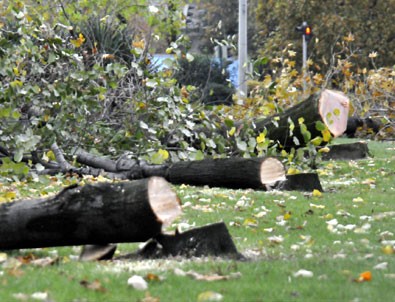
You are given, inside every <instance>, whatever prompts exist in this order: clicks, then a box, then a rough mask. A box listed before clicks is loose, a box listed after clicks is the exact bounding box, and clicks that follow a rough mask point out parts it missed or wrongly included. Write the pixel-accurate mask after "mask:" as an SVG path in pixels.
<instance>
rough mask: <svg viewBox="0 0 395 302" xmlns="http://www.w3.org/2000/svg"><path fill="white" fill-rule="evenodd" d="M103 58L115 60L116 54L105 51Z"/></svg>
mask: <svg viewBox="0 0 395 302" xmlns="http://www.w3.org/2000/svg"><path fill="white" fill-rule="evenodd" d="M102 58H103V59H104V60H113V59H114V58H115V56H114V55H112V54H109V53H105V54H103V55H102Z"/></svg>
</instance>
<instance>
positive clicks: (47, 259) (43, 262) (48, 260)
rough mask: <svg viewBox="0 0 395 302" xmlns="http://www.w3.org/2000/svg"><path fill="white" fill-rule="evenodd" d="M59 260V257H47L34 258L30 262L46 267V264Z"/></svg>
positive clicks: (52, 263)
mask: <svg viewBox="0 0 395 302" xmlns="http://www.w3.org/2000/svg"><path fill="white" fill-rule="evenodd" d="M58 262H59V258H51V257H45V258H39V259H34V260H32V261H31V262H30V264H32V265H36V266H41V267H44V266H50V265H54V264H56V263H58Z"/></svg>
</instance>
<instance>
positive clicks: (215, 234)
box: [139, 222, 242, 258]
mask: <svg viewBox="0 0 395 302" xmlns="http://www.w3.org/2000/svg"><path fill="white" fill-rule="evenodd" d="M139 255H140V256H141V257H144V258H160V257H169V256H184V257H202V256H228V257H234V258H242V255H241V254H239V252H238V251H237V249H236V246H235V244H234V243H233V240H232V237H231V236H230V234H229V231H228V229H227V228H226V225H225V224H224V223H223V222H219V223H214V224H210V225H207V226H203V227H200V228H195V229H192V230H189V231H186V232H183V233H176V234H175V235H165V234H160V235H159V236H157V237H155V238H154V239H153V240H151V241H150V242H149V243H148V244H147V245H146V246H145V247H144V248H143V249H142V250H140V251H139Z"/></svg>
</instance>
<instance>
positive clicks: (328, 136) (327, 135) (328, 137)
mask: <svg viewBox="0 0 395 302" xmlns="http://www.w3.org/2000/svg"><path fill="white" fill-rule="evenodd" d="M321 133H322V139H323V140H324V142H329V141H330V140H331V137H332V135H331V133H330V132H329V130H328V129H325V130H323V131H321Z"/></svg>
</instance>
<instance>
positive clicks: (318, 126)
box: [315, 121, 326, 131]
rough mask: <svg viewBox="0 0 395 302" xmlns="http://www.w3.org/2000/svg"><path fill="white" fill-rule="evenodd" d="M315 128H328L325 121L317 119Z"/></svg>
mask: <svg viewBox="0 0 395 302" xmlns="http://www.w3.org/2000/svg"><path fill="white" fill-rule="evenodd" d="M315 129H317V130H318V131H324V130H325V129H326V126H325V124H324V123H323V122H321V121H317V122H316V123H315Z"/></svg>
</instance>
